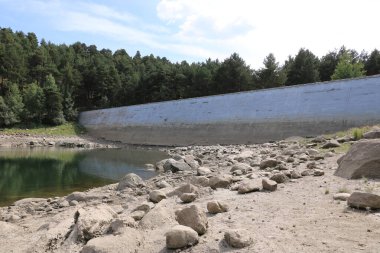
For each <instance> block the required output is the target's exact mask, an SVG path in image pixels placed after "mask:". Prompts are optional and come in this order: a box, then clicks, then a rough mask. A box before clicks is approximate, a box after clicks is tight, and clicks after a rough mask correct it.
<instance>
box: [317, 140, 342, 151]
mask: <svg viewBox="0 0 380 253" xmlns="http://www.w3.org/2000/svg"><path fill="white" fill-rule="evenodd" d="M340 146H341V145H340V143H339V142H337V141H336V140H330V141H327V142H326V143H325V144H323V145H322V147H321V148H324V149H327V148H337V147H340Z"/></svg>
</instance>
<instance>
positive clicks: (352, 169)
mask: <svg viewBox="0 0 380 253" xmlns="http://www.w3.org/2000/svg"><path fill="white" fill-rule="evenodd" d="M379 154H380V139H372V140H360V141H359V142H356V143H355V144H354V145H352V147H351V148H350V150H349V151H348V152H347V154H346V155H344V156H343V157H341V158H339V167H338V169H337V170H336V171H335V176H339V177H343V178H347V179H359V178H362V177H366V178H370V179H378V178H380V156H379Z"/></svg>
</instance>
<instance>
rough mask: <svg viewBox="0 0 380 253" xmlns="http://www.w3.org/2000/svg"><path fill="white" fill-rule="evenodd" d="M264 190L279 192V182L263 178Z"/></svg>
mask: <svg viewBox="0 0 380 253" xmlns="http://www.w3.org/2000/svg"><path fill="white" fill-rule="evenodd" d="M262 184H263V189H264V190H267V191H275V190H277V182H276V181H273V180H270V179H268V178H263V180H262Z"/></svg>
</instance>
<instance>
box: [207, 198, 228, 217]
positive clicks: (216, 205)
mask: <svg viewBox="0 0 380 253" xmlns="http://www.w3.org/2000/svg"><path fill="white" fill-rule="evenodd" d="M228 210H229V207H228V205H227V204H225V203H223V202H220V201H216V200H213V201H210V202H208V203H207V211H208V212H209V213H212V214H217V213H224V212H228Z"/></svg>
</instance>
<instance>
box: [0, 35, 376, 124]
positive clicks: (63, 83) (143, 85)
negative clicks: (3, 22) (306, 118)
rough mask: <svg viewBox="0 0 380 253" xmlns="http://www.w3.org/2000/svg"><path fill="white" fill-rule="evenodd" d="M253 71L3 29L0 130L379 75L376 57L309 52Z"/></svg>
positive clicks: (236, 62) (238, 63)
mask: <svg viewBox="0 0 380 253" xmlns="http://www.w3.org/2000/svg"><path fill="white" fill-rule="evenodd" d="M263 63H264V67H263V68H261V69H258V70H254V69H252V68H251V67H250V66H249V65H247V64H246V62H245V61H244V60H243V59H242V58H241V57H240V56H239V55H238V54H236V53H233V54H232V55H231V56H230V57H228V58H227V59H225V60H223V61H219V60H217V59H216V60H212V59H207V60H206V61H204V62H198V63H191V64H189V63H187V62H186V61H182V62H180V63H179V62H177V63H172V62H170V61H169V60H168V59H166V58H165V57H162V58H161V57H155V56H153V55H149V56H141V54H140V52H138V51H137V52H136V54H135V55H134V56H131V55H129V54H128V53H127V52H126V51H125V50H124V49H119V50H116V51H115V52H112V51H111V50H108V49H101V50H98V49H97V47H96V46H94V45H86V44H84V43H80V42H76V43H74V44H72V45H65V44H62V45H56V44H53V43H50V42H46V41H45V40H44V39H42V40H41V41H40V42H39V41H38V39H37V37H36V35H35V34H34V33H27V34H24V33H23V32H13V31H12V30H11V29H9V28H0V127H13V126H15V125H19V124H22V125H24V126H29V128H30V126H33V125H40V124H44V125H61V124H64V123H65V122H72V121H75V120H76V117H77V115H78V112H79V111H82V110H91V109H99V108H106V107H116V106H124V105H134V104H143V103H149V102H158V101H165V100H174V99H182V98H190V97H199V96H207V95H216V94H223V93H229V92H238V91H247V90H255V89H263V88H272V87H279V86H284V85H295V84H304V83H310V82H316V81H329V80H331V79H340V78H350V77H357V76H361V75H375V74H379V73H380V53H379V51H378V50H376V49H375V50H373V51H372V52H371V53H370V54H369V55H368V54H367V53H365V52H364V53H361V54H358V53H357V52H356V51H355V50H351V49H346V48H345V47H344V46H343V47H341V48H340V49H339V50H335V51H332V52H329V53H328V54H326V55H325V56H323V57H321V58H320V59H319V58H318V57H317V56H315V55H314V54H313V53H312V52H311V51H310V50H307V49H304V48H301V49H300V50H299V51H298V53H297V54H296V55H295V56H294V57H293V56H289V58H288V59H287V60H286V61H285V62H284V63H283V64H280V63H278V62H277V61H276V58H275V56H274V55H273V54H269V55H268V56H267V57H266V58H265V59H264V62H263Z"/></svg>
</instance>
